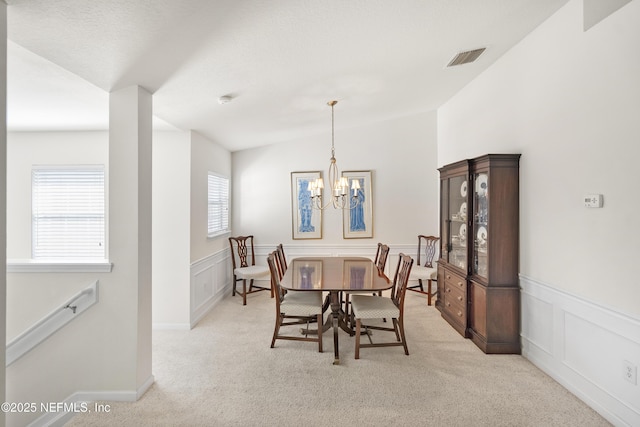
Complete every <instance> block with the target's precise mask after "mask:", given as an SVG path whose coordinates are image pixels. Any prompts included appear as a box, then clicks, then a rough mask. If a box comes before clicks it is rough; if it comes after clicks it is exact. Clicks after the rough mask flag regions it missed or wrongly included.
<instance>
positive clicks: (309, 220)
mask: <svg viewBox="0 0 640 427" xmlns="http://www.w3.org/2000/svg"><path fill="white" fill-rule="evenodd" d="M317 178H322V172H320V171H310V172H291V232H292V237H293V239H294V240H302V239H322V210H321V209H313V207H312V206H311V193H310V192H309V189H308V187H309V182H311V181H313V180H315V179H317Z"/></svg>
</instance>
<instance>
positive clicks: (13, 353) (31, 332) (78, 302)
mask: <svg viewBox="0 0 640 427" xmlns="http://www.w3.org/2000/svg"><path fill="white" fill-rule="evenodd" d="M97 302H98V280H96V281H94V282H93V283H91V284H90V285H89V286H88V287H86V288H85V289H83V290H81V291H80V292H78V293H76V294H75V295H74V296H72V297H71V298H69V299H68V300H67V301H66V302H65V303H64V304H62V305H61V306H60V307H58V308H57V309H55V310H53V311H52V312H51V313H49V314H47V315H46V316H45V317H43V318H42V319H41V320H39V321H38V322H37V323H35V324H34V325H33V326H32V327H30V328H29V329H27V330H26V331H24V332H23V333H22V334H20V335H19V336H17V337H16V338H14V339H13V340H11V342H10V343H8V344H7V356H6V366H9V365H11V364H12V363H13V362H15V361H16V360H18V359H19V358H21V357H22V356H24V355H25V354H26V353H28V352H29V351H31V350H32V349H33V348H35V347H36V346H37V345H38V344H40V343H41V342H43V341H44V340H46V339H47V338H49V337H50V336H51V335H53V334H54V333H55V332H57V331H58V330H60V329H61V328H63V327H64V326H65V325H66V324H67V323H69V322H71V321H72V320H74V319H76V318H77V317H78V316H79V315H80V314H81V313H82V312H84V311H85V310H87V309H88V308H89V307H91V306H93V305H94V304H95V303H97Z"/></svg>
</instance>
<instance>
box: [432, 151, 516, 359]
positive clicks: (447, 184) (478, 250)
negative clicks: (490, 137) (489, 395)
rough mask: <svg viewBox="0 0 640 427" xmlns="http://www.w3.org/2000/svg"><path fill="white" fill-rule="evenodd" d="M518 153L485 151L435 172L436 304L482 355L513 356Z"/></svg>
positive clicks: (514, 349)
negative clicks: (437, 180) (437, 182)
mask: <svg viewBox="0 0 640 427" xmlns="http://www.w3.org/2000/svg"><path fill="white" fill-rule="evenodd" d="M519 160H520V154H487V155H485V156H481V157H477V158H475V159H467V160H462V161H459V162H456V163H452V164H450V165H447V166H444V167H442V168H440V169H439V171H440V237H441V239H440V259H439V260H438V300H437V302H436V307H437V308H438V309H439V310H440V312H441V314H442V317H443V318H444V319H445V320H447V321H448V322H449V323H450V324H451V326H453V328H454V329H456V330H457V331H458V332H459V333H460V334H462V335H463V336H464V337H466V338H471V339H472V340H473V342H474V343H475V344H476V345H477V346H478V347H480V349H482V351H484V352H485V353H517V354H519V353H520V288H519V284H518V217H519V215H518V167H519Z"/></svg>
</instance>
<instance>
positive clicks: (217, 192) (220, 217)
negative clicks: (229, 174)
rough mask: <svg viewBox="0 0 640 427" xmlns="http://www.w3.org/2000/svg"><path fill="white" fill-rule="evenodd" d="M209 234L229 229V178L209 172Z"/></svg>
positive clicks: (213, 234) (216, 233) (212, 234)
mask: <svg viewBox="0 0 640 427" xmlns="http://www.w3.org/2000/svg"><path fill="white" fill-rule="evenodd" d="M208 180H209V181H208V201H209V203H208V204H209V214H208V235H209V237H212V236H215V235H218V234H222V233H225V232H227V231H229V178H225V177H223V176H220V175H216V174H213V173H211V172H209V176H208Z"/></svg>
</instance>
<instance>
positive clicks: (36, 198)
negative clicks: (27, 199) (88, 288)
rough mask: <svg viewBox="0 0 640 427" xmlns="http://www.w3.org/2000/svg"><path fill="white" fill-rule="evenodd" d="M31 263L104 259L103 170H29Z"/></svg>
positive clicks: (86, 168)
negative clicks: (30, 179)
mask: <svg viewBox="0 0 640 427" xmlns="http://www.w3.org/2000/svg"><path fill="white" fill-rule="evenodd" d="M31 186H32V192H33V193H32V227H33V230H32V235H33V246H32V248H33V249H32V251H33V254H32V256H33V258H34V259H77V258H81V259H86V258H93V259H104V258H106V252H105V190H104V167H103V166H66V167H45V166H38V167H34V168H33V170H32V183H31Z"/></svg>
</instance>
